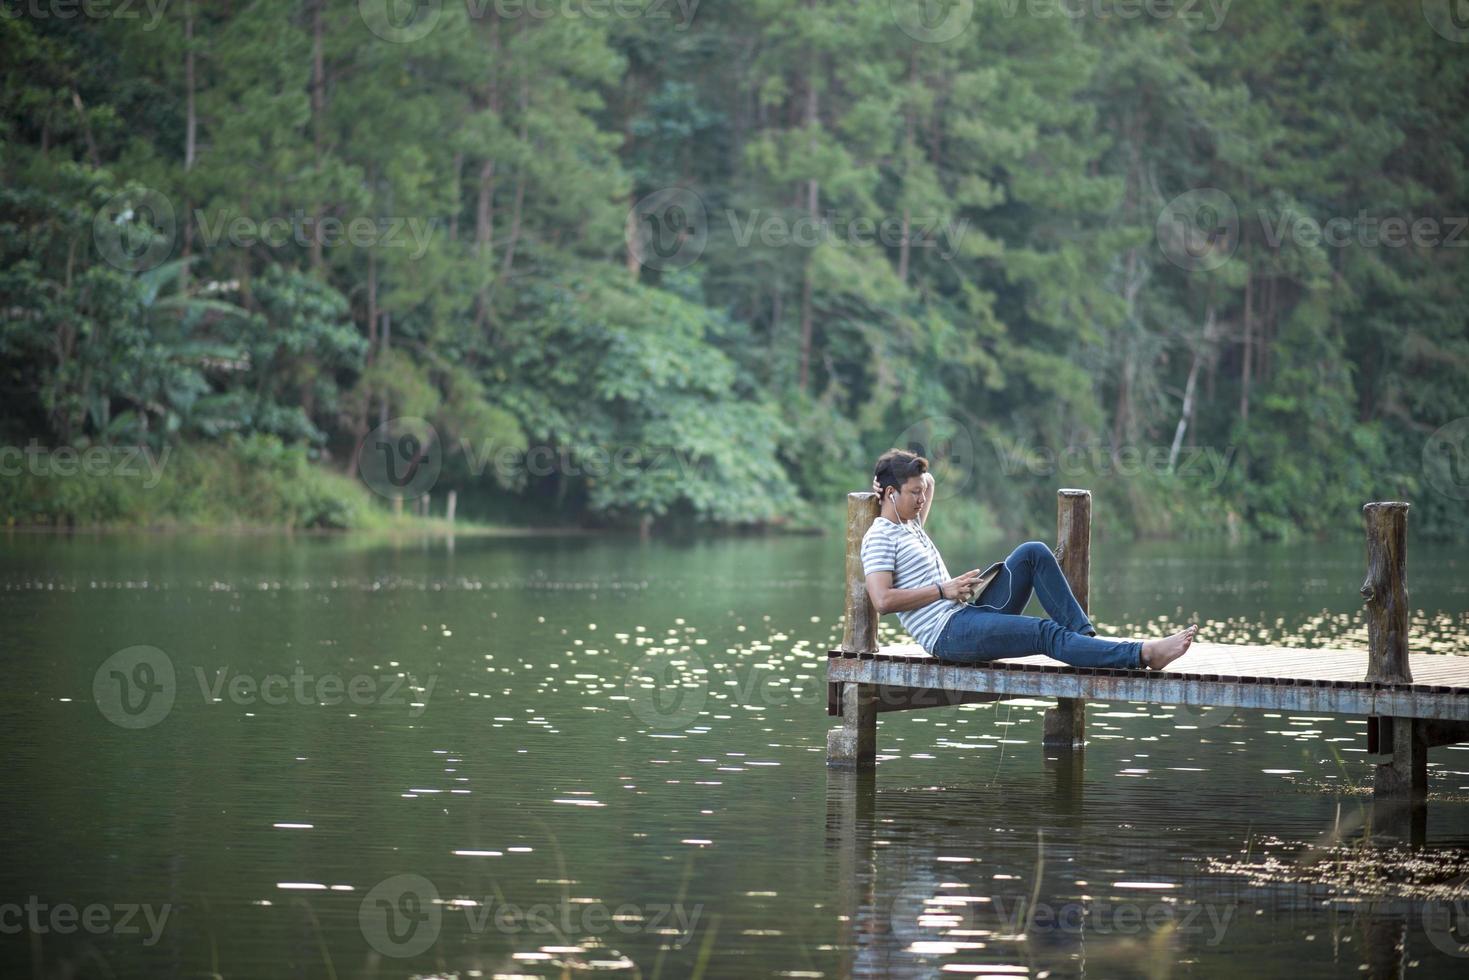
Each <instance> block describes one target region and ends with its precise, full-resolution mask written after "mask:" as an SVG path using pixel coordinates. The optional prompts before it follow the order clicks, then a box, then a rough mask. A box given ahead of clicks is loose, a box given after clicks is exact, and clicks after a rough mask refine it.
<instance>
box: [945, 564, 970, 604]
mask: <svg viewBox="0 0 1469 980" xmlns="http://www.w3.org/2000/svg"><path fill="white" fill-rule="evenodd" d="M978 578H979V569H977V568H976V569H974V570H973V571H968V572H965V573H964V574H963V575H960V576H959V577H958V578H951V579H949V580H948V581H947V582H945V583H944V584H943V585H941V586H939V587H940V588H941V589H943V590H944V596H945V598H949V599H958V600H959V601H960V602H968V601H969V600H970V598H972V597H973V595H974V590H975V585H976V580H977V579H978Z"/></svg>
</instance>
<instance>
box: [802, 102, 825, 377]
mask: <svg viewBox="0 0 1469 980" xmlns="http://www.w3.org/2000/svg"><path fill="white" fill-rule="evenodd" d="M816 119H817V104H816V79H815V77H814V75H813V76H811V77H808V78H807V81H806V116H805V120H804V122H805V126H806V132H807V135H808V145H809V146H810V148H811V149H812V150H813V151H814V150H815V149H816ZM820 196H821V184H820V181H818V180H817V179H816V178H815V177H812V178H811V179H809V180H807V181H806V212H807V213H808V214H809V215H810V216H811V220H812V221H815V220H816V209H817V206H818V203H819V201H820ZM818 247H820V246H819V245H818ZM813 332H814V331H813V326H812V315H811V256H809V255H808V256H807V257H806V264H805V267H804V269H803V271H802V273H801V371H800V376H799V379H798V382H797V384H798V385H799V387H800V389H801V390H802V391H805V390H806V387H807V384H808V382H809V380H810V375H811V337H812V333H813Z"/></svg>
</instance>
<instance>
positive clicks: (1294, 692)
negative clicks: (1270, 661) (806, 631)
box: [827, 658, 1469, 721]
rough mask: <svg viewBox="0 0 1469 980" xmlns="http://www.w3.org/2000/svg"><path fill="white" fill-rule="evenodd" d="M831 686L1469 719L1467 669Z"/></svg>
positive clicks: (868, 664) (1023, 670)
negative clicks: (1424, 679) (1379, 677)
mask: <svg viewBox="0 0 1469 980" xmlns="http://www.w3.org/2000/svg"><path fill="white" fill-rule="evenodd" d="M827 677H828V680H832V681H857V682H861V683H865V684H883V685H891V686H896V687H909V688H935V689H939V690H953V691H971V692H974V693H979V694H999V695H1003V696H1005V697H1047V698H1062V697H1069V698H1084V699H1088V700H1094V701H1146V702H1151V703H1155V704H1193V705H1200V706H1203V705H1219V706H1224V707H1238V708H1259V709H1266V710H1282V711H1309V712H1319V713H1322V714H1354V715H1392V716H1397V717H1405V718H1431V719H1437V720H1442V721H1469V672H1466V675H1465V676H1464V677H1463V679H1462V680H1461V682H1460V683H1459V684H1458V685H1456V686H1452V687H1446V689H1445V690H1443V691H1436V690H1434V689H1433V688H1432V687H1428V686H1426V685H1412V684H1391V685H1389V684H1366V683H1361V682H1355V683H1353V684H1352V685H1351V686H1349V687H1338V686H1336V685H1335V684H1330V685H1322V686H1320V687H1317V686H1315V685H1312V684H1306V685H1303V684H1300V683H1289V681H1291V680H1297V681H1298V680H1299V679H1298V678H1296V679H1289V678H1270V677H1256V678H1254V679H1253V680H1249V679H1244V678H1241V680H1239V681H1226V680H1223V679H1222V678H1221V679H1220V680H1217V681H1210V680H1206V679H1204V677H1203V676H1200V675H1197V674H1189V673H1183V672H1178V671H1119V672H1117V675H1116V676H1113V675H1103V674H1083V673H1080V672H1078V671H1075V670H1072V669H1070V668H1065V667H1062V668H1059V669H1053V670H1044V669H1042V670H1037V669H1034V667H1032V666H1029V665H1027V666H1025V667H1019V668H1017V667H1015V666H1013V665H1010V666H1006V667H978V666H968V665H960V664H945V663H943V662H942V661H938V660H934V659H932V658H930V659H929V660H928V661H927V662H924V661H918V660H909V661H907V662H903V663H896V662H894V663H878V662H875V661H858V660H853V659H851V658H839V659H835V660H831V661H828V665H827Z"/></svg>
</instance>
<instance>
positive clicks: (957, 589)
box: [867, 571, 979, 616]
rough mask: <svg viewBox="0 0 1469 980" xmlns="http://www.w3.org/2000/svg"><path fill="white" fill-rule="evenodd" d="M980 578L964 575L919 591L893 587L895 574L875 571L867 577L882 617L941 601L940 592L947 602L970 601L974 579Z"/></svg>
mask: <svg viewBox="0 0 1469 980" xmlns="http://www.w3.org/2000/svg"><path fill="white" fill-rule="evenodd" d="M978 576H979V572H978V571H973V572H965V573H964V574H963V575H960V576H959V577H958V578H951V579H949V580H948V581H947V582H943V583H941V584H940V586H939V588H938V589H935V588H934V587H933V586H932V585H924V586H921V587H919V588H916V589H895V588H893V573H892V572H873V573H872V574H870V575H868V576H867V596H868V598H870V599H871V600H872V605H873V606H875V607H876V608H877V613H878V615H879V616H882V615H886V614H887V613H895V612H907V611H909V610H910V609H922V608H923V607H924V606H926V605H928V604H929V603H931V602H938V601H939V592H940V591H942V593H943V598H945V599H958V600H960V601H963V600H965V599H968V598H969V596H970V594H971V593H973V591H974V580H975V579H976V578H977V577H978Z"/></svg>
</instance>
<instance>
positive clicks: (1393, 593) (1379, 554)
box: [1362, 501, 1413, 684]
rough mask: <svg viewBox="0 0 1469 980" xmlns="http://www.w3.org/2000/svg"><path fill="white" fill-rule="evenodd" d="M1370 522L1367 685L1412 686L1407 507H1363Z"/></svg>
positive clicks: (1391, 503) (1366, 592)
mask: <svg viewBox="0 0 1469 980" xmlns="http://www.w3.org/2000/svg"><path fill="white" fill-rule="evenodd" d="M1362 513H1363V514H1364V515H1366V523H1367V580H1366V581H1364V582H1363V583H1362V598H1363V599H1364V600H1366V602H1367V677H1366V680H1367V682H1368V683H1369V684H1371V683H1376V684H1411V683H1412V681H1413V671H1412V669H1411V668H1410V667H1409V666H1408V586H1407V581H1406V577H1405V574H1404V566H1405V565H1406V563H1407V550H1408V549H1407V545H1408V504H1406V503H1403V502H1402V501H1386V502H1380V503H1372V504H1364V505H1363V507H1362Z"/></svg>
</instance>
